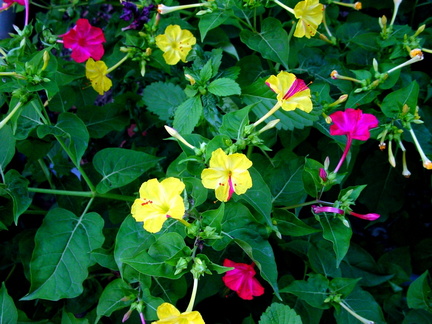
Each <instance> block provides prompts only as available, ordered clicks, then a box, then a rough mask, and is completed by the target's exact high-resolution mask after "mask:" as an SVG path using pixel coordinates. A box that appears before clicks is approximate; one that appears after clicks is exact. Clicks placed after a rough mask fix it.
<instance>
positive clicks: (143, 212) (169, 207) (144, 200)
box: [131, 178, 185, 233]
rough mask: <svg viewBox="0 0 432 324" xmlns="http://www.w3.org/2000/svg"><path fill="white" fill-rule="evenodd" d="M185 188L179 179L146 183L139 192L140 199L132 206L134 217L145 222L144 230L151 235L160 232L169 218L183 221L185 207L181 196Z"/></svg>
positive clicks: (155, 180) (152, 180)
mask: <svg viewBox="0 0 432 324" xmlns="http://www.w3.org/2000/svg"><path fill="white" fill-rule="evenodd" d="M184 188H185V185H184V183H183V182H181V181H180V180H179V179H177V178H166V179H164V180H162V181H161V182H159V181H158V180H157V179H151V180H148V181H146V182H144V183H143V184H142V185H141V188H140V190H139V194H140V198H138V199H135V202H134V203H133V205H132V209H131V213H132V216H133V217H134V218H135V220H136V221H137V222H144V225H143V227H144V229H145V230H147V231H148V232H151V233H157V232H159V231H160V230H161V228H162V225H163V223H165V221H166V220H167V219H168V218H169V217H172V218H175V219H177V220H182V219H183V215H184V213H185V206H184V202H183V198H182V197H181V196H180V194H181V193H182V191H183V190H184Z"/></svg>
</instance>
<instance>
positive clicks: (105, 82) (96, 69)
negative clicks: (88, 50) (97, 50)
mask: <svg viewBox="0 0 432 324" xmlns="http://www.w3.org/2000/svg"><path fill="white" fill-rule="evenodd" d="M85 68H86V77H87V79H89V80H90V82H91V84H92V87H93V89H95V90H96V91H97V93H99V94H100V95H103V94H104V93H105V92H106V91H108V90H109V89H110V88H111V86H112V81H111V79H110V78H108V77H107V76H106V75H107V73H108V67H107V66H106V64H105V62H103V61H97V62H95V60H93V59H92V58H89V59H88V60H87V62H86V65H85Z"/></svg>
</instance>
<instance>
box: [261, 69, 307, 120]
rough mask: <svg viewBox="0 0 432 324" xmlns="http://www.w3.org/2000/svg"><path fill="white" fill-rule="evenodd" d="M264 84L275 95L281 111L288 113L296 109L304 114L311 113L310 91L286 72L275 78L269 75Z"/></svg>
mask: <svg viewBox="0 0 432 324" xmlns="http://www.w3.org/2000/svg"><path fill="white" fill-rule="evenodd" d="M266 84H267V85H268V86H269V87H270V88H271V89H272V90H273V91H274V92H276V94H277V100H278V102H279V103H280V105H281V106H282V109H283V110H286V111H290V110H294V109H296V108H298V109H300V110H303V111H305V112H311V111H312V100H311V98H310V97H311V94H310V89H309V88H308V87H307V85H306V84H305V83H304V81H303V80H301V79H297V77H296V76H295V75H294V74H292V73H288V72H286V71H282V72H280V73H279V74H278V75H277V76H275V75H271V76H270V77H269V78H268V79H267V80H266Z"/></svg>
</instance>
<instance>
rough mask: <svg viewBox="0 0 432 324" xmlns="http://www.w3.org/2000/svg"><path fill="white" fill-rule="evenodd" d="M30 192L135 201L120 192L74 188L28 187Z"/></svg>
mask: <svg viewBox="0 0 432 324" xmlns="http://www.w3.org/2000/svg"><path fill="white" fill-rule="evenodd" d="M27 190H28V191H29V192H34V193H42V194H51V195H61V196H75V197H87V198H105V199H115V200H121V201H130V202H133V201H135V197H130V196H123V195H118V194H110V193H105V194H101V193H97V192H95V191H73V190H59V189H44V188H33V187H29V188H27Z"/></svg>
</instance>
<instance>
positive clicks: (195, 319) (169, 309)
mask: <svg viewBox="0 0 432 324" xmlns="http://www.w3.org/2000/svg"><path fill="white" fill-rule="evenodd" d="M156 312H157V316H158V318H159V320H158V321H156V322H153V324H205V323H204V320H203V318H202V316H201V314H200V313H199V312H197V311H193V312H184V313H181V314H180V312H179V310H178V309H177V308H175V307H174V306H173V305H171V304H169V303H163V304H161V305H159V307H158V308H157V310H156Z"/></svg>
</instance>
